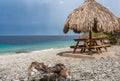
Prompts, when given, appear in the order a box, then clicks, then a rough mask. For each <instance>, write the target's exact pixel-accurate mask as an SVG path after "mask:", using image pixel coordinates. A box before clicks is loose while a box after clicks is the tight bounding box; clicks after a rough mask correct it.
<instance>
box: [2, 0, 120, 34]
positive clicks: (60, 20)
mask: <svg viewBox="0 0 120 81" xmlns="http://www.w3.org/2000/svg"><path fill="white" fill-rule="evenodd" d="M96 1H97V2H99V3H100V4H102V5H104V6H105V7H107V8H108V9H109V10H111V12H112V13H113V14H115V15H116V16H117V17H120V5H119V3H120V0H115V1H114V0H96ZM83 2H84V0H0V35H64V33H63V27H64V24H65V21H66V18H67V17H68V15H69V14H70V12H71V11H72V10H74V9H75V8H77V7H78V6H79V5H80V4H82V3H83ZM71 34H72V35H74V33H72V31H70V32H69V33H68V35H71Z"/></svg>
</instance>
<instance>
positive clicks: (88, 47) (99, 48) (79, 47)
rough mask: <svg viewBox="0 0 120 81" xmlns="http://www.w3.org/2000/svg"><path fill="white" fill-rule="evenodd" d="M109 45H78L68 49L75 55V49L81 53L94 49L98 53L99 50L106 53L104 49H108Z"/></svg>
mask: <svg viewBox="0 0 120 81" xmlns="http://www.w3.org/2000/svg"><path fill="white" fill-rule="evenodd" d="M110 46H111V45H110V44H104V45H95V46H85V45H78V46H70V48H73V49H74V51H73V53H75V51H76V49H81V52H84V51H85V50H86V49H88V50H89V49H96V50H97V52H98V53H102V51H101V48H104V49H105V50H106V51H107V48H106V47H110Z"/></svg>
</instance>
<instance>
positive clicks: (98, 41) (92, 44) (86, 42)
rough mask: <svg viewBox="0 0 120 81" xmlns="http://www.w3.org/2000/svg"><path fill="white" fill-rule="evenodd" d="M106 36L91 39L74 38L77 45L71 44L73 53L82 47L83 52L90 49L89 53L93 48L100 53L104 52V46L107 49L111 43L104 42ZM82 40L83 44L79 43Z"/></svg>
mask: <svg viewBox="0 0 120 81" xmlns="http://www.w3.org/2000/svg"><path fill="white" fill-rule="evenodd" d="M104 40H105V38H103V37H102V38H91V39H81V38H79V39H74V41H75V42H76V45H75V46H70V48H73V49H74V51H73V53H75V52H76V49H81V52H85V51H86V50H88V52H89V53H92V51H93V50H95V51H96V52H98V53H102V51H101V49H102V48H104V49H105V50H106V51H107V47H110V46H111V45H110V44H105V43H104ZM80 42H83V44H82V45H81V44H79V43H80Z"/></svg>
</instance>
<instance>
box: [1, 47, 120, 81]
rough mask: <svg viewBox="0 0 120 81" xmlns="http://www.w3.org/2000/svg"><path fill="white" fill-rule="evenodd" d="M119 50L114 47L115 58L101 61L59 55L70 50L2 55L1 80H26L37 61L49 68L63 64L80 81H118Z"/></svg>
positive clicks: (109, 57)
mask: <svg viewBox="0 0 120 81" xmlns="http://www.w3.org/2000/svg"><path fill="white" fill-rule="evenodd" d="M119 49H120V46H112V47H111V48H110V49H109V51H114V55H115V56H114V57H112V56H108V57H106V58H101V59H84V58H70V57H62V56H60V55H59V53H61V52H65V51H71V50H72V51H73V49H69V48H60V49H49V50H42V51H33V52H30V53H20V54H12V55H2V56H1V55H0V66H1V67H0V77H2V78H1V79H5V81H11V79H18V78H21V77H22V78H25V77H27V71H28V67H29V66H30V64H31V63H32V62H34V61H37V62H44V63H45V64H46V65H48V66H53V65H55V64H56V63H63V64H64V65H65V66H66V67H67V68H68V70H69V71H70V72H71V73H72V74H73V75H74V77H75V78H80V79H81V80H80V81H90V80H93V81H111V80H113V81H117V80H119V79H120V77H119V74H120V70H119V66H120V59H119V58H120V50H119ZM101 55H102V54H101ZM86 73H87V75H86ZM107 76H109V77H107ZM116 76H117V77H116ZM91 77H92V78H91ZM105 77H106V78H105ZM113 77H114V78H113ZM111 78H113V79H111ZM82 79H83V80H82Z"/></svg>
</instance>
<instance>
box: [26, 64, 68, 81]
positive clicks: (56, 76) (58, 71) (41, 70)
mask: <svg viewBox="0 0 120 81" xmlns="http://www.w3.org/2000/svg"><path fill="white" fill-rule="evenodd" d="M28 75H29V78H28V80H27V81H66V80H68V79H67V77H68V70H67V68H66V66H65V65H64V64H61V63H59V64H56V65H55V66H53V67H48V66H47V65H45V64H44V63H42V62H41V63H39V62H32V63H31V65H30V67H29V68H28Z"/></svg>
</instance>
